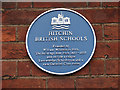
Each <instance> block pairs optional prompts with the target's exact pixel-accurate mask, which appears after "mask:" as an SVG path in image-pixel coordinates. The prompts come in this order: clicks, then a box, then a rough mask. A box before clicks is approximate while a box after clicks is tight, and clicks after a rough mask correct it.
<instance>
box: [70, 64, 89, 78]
mask: <svg viewBox="0 0 120 90" xmlns="http://www.w3.org/2000/svg"><path fill="white" fill-rule="evenodd" d="M89 71H90V70H89V63H88V64H87V65H86V66H85V67H83V68H82V69H81V70H80V71H77V72H75V73H73V74H72V75H75V76H79V75H89Z"/></svg>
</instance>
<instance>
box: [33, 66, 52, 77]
mask: <svg viewBox="0 0 120 90" xmlns="http://www.w3.org/2000/svg"><path fill="white" fill-rule="evenodd" d="M31 72H32V76H49V75H50V74H48V73H46V72H45V71H42V70H41V69H40V68H38V67H36V65H35V64H32V71H31Z"/></svg>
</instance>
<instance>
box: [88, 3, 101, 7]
mask: <svg viewBox="0 0 120 90" xmlns="http://www.w3.org/2000/svg"><path fill="white" fill-rule="evenodd" d="M100 4H101V3H100V2H89V3H88V7H100Z"/></svg>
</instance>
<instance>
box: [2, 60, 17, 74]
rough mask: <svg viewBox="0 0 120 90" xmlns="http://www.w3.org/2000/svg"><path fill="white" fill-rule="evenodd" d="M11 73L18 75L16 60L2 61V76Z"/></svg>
mask: <svg viewBox="0 0 120 90" xmlns="http://www.w3.org/2000/svg"><path fill="white" fill-rule="evenodd" d="M4 75H10V76H16V62H15V61H12V62H11V61H3V62H2V76H4Z"/></svg>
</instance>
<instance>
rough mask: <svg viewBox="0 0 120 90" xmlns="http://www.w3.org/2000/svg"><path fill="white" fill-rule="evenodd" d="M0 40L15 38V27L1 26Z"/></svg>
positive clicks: (5, 40) (12, 39) (13, 39)
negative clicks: (0, 37)
mask: <svg viewBox="0 0 120 90" xmlns="http://www.w3.org/2000/svg"><path fill="white" fill-rule="evenodd" d="M2 36H3V37H2V41H3V42H7V41H15V40H16V27H7V26H4V27H2Z"/></svg>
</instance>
